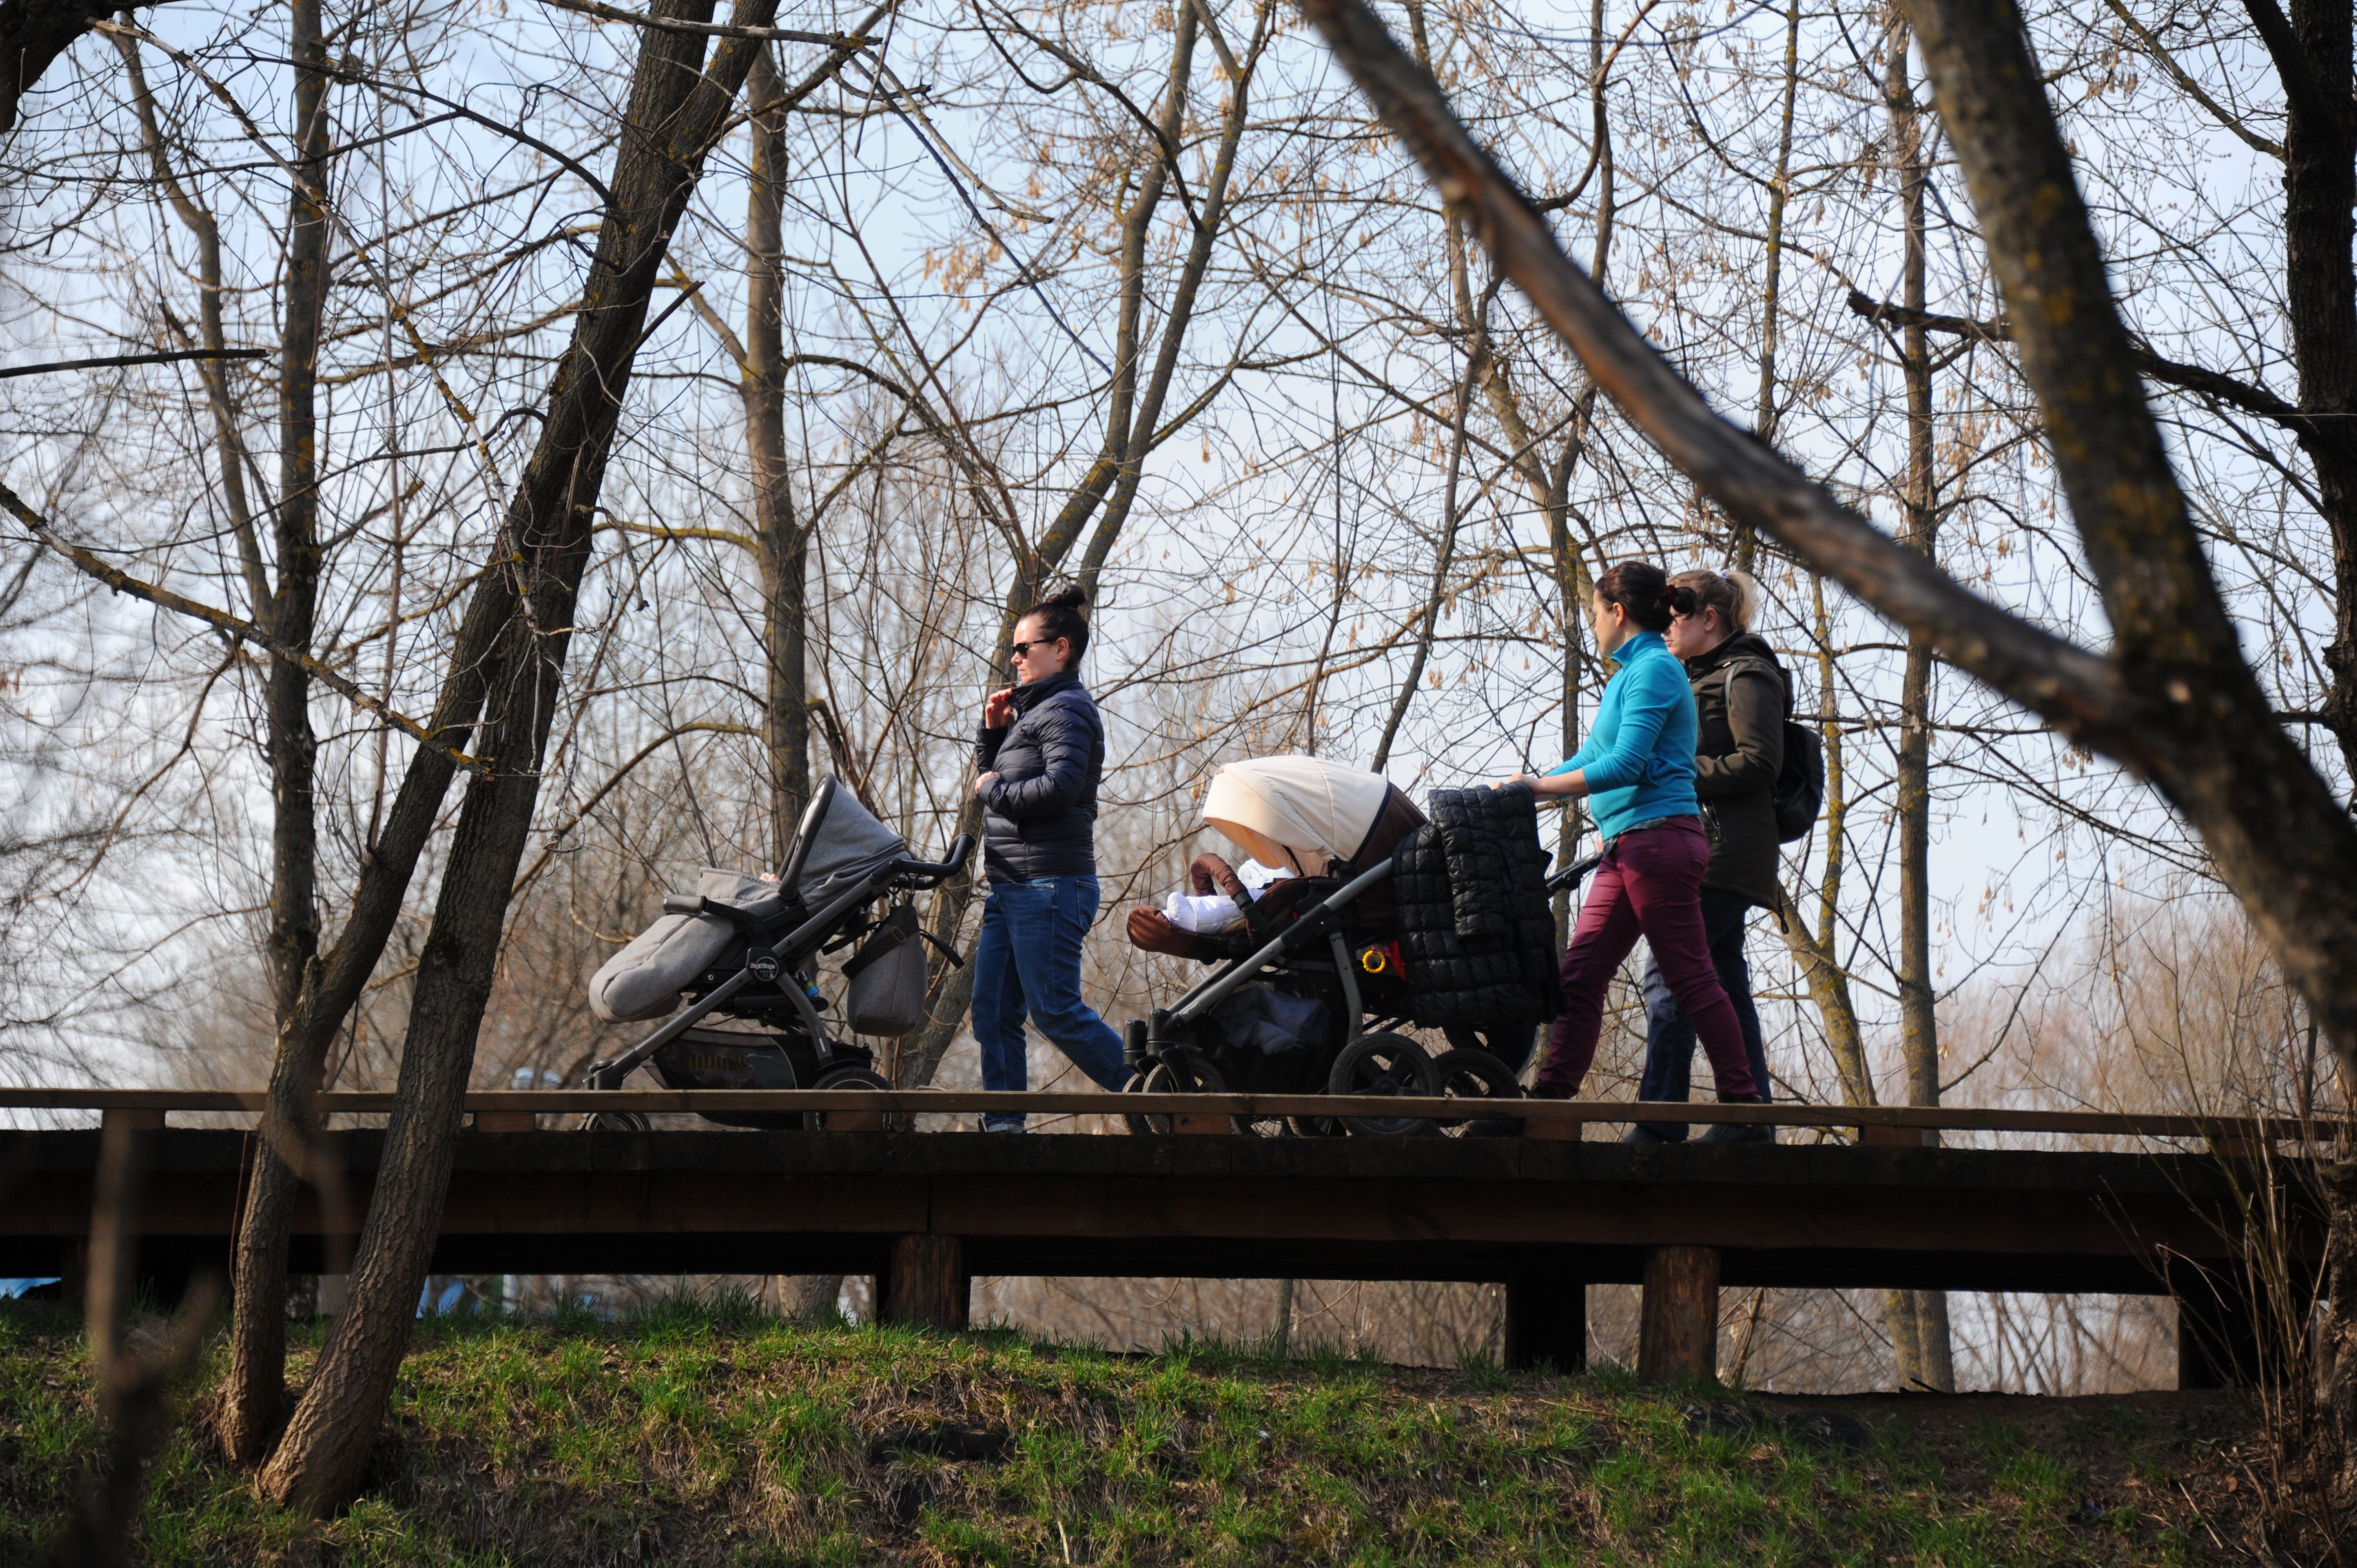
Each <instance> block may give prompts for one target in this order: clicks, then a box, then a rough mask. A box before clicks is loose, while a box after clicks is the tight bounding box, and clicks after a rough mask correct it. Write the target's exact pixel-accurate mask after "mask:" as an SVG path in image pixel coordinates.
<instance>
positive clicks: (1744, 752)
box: [1624, 572, 1792, 1144]
mask: <svg viewBox="0 0 2357 1568" xmlns="http://www.w3.org/2000/svg"><path fill="white" fill-rule="evenodd" d="M1670 589H1671V592H1672V593H1673V594H1677V593H1678V592H1679V590H1684V595H1685V596H1686V597H1684V602H1685V603H1687V604H1690V605H1691V606H1693V608H1692V609H1691V610H1689V611H1686V612H1684V613H1682V614H1680V615H1678V616H1677V617H1676V618H1675V619H1674V620H1672V621H1671V623H1670V629H1669V630H1668V631H1667V632H1666V633H1665V634H1663V641H1665V642H1666V643H1667V644H1668V646H1669V650H1670V651H1671V652H1673V653H1674V654H1676V655H1677V656H1678V657H1679V659H1680V660H1684V664H1685V668H1686V678H1687V679H1688V680H1689V681H1691V682H1693V683H1694V699H1695V798H1696V799H1697V800H1700V801H1701V802H1702V811H1703V824H1704V829H1705V831H1706V832H1707V833H1708V835H1709V838H1710V859H1709V860H1708V862H1707V863H1706V865H1705V866H1704V868H1703V874H1702V923H1703V940H1705V941H1706V942H1707V943H1708V944H1709V947H1710V957H1711V964H1712V967H1713V968H1715V969H1717V972H1718V983H1719V984H1720V985H1721V986H1722V987H1724V988H1725V989H1726V992H1727V1000H1729V1001H1730V1002H1733V1003H1734V1004H1735V1017H1736V1022H1737V1023H1738V1024H1740V1025H1741V1026H1743V1049H1744V1055H1745V1056H1746V1057H1748V1058H1749V1060H1750V1067H1751V1081H1752V1082H1753V1083H1755V1084H1758V1085H1759V1086H1760V1097H1761V1098H1762V1099H1763V1100H1764V1099H1766V1098H1767V1097H1768V1095H1769V1092H1770V1090H1769V1085H1768V1057H1767V1052H1766V1050H1765V1048H1764V1047H1763V1046H1762V1044H1761V1041H1760V1013H1759V1010H1758V1009H1757V1008H1756V1007H1754V1006H1753V1005H1752V1003H1751V968H1750V965H1749V963H1748V962H1746V961H1745V959H1744V956H1743V939H1744V929H1745V926H1746V924H1747V923H1748V922H1749V918H1750V915H1751V911H1752V910H1753V909H1754V908H1762V909H1771V908H1775V906H1776V865H1777V857H1778V853H1779V849H1778V843H1779V841H1778V839H1777V834H1776V795H1775V791H1776V775H1777V772H1778V771H1779V770H1780V769H1781V768H1782V767H1783V765H1784V721H1785V719H1786V718H1787V717H1789V716H1790V715H1791V714H1792V678H1791V677H1790V676H1789V675H1787V674H1785V672H1784V668H1783V666H1782V665H1781V664H1779V663H1778V662H1777V661H1776V655H1775V653H1774V652H1773V651H1772V650H1770V648H1769V646H1768V644H1767V642H1766V641H1765V640H1764V639H1760V638H1759V637H1756V636H1754V635H1753V634H1752V633H1751V631H1750V630H1749V627H1750V624H1751V618H1752V616H1753V615H1754V613H1756V611H1757V608H1758V606H1759V603H1760V587H1759V585H1758V584H1756V583H1754V582H1753V581H1752V580H1751V579H1750V578H1749V577H1748V576H1746V575H1743V574H1742V573H1740V572H1725V573H1721V572H1681V573H1679V574H1678V575H1676V576H1674V577H1673V578H1671V579H1670ZM1643 989H1644V995H1645V1076H1644V1079H1643V1081H1642V1082H1641V1083H1640V1084H1639V1086H1638V1089H1637V1098H1638V1099H1640V1100H1670V1101H1677V1100H1684V1099H1685V1098H1686V1097H1687V1095H1688V1092H1689V1090H1688V1086H1687V1079H1688V1075H1689V1074H1690V1073H1691V1071H1692V1069H1693V1066H1694V1050H1695V1028H1694V1025H1693V1024H1692V1023H1691V1022H1689V1021H1688V1019H1687V1018H1686V1015H1685V1012H1684V1009H1683V1008H1681V1007H1680V1006H1679V1005H1678V1000H1677V998H1676V997H1675V996H1674V995H1672V994H1671V993H1670V987H1669V984H1668V983H1667V982H1666V981H1664V980H1663V977H1662V973H1661V971H1660V970H1659V969H1657V968H1656V967H1654V965H1653V964H1652V961H1647V963H1646V965H1645V975H1644V982H1643ZM1685 1135H1686V1130H1685V1128H1684V1126H1683V1125H1677V1124H1673V1123H1667V1122H1640V1123H1638V1124H1637V1125H1636V1126H1635V1127H1632V1128H1631V1129H1630V1131H1629V1133H1628V1136H1627V1138H1626V1139H1625V1140H1624V1141H1625V1142H1628V1143H1647V1144H1650V1143H1663V1142H1673V1143H1674V1142H1679V1141H1682V1140H1684V1137H1685ZM1775 1139H1776V1131H1775V1129H1774V1128H1772V1127H1768V1126H1745V1125H1739V1124H1737V1123H1732V1122H1721V1123H1720V1124H1718V1125H1717V1126H1716V1127H1713V1128H1712V1129H1711V1130H1710V1131H1709V1132H1707V1133H1704V1134H1703V1142H1705V1143H1709V1144H1717V1143H1773V1142H1775Z"/></svg>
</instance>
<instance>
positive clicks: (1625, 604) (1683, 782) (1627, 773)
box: [1522, 561, 1760, 1102]
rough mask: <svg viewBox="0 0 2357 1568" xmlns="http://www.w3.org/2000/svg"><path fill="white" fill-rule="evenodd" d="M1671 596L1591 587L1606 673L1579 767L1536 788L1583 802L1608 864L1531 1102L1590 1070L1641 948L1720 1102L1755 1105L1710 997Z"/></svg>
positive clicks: (1592, 889) (1599, 870)
mask: <svg viewBox="0 0 2357 1568" xmlns="http://www.w3.org/2000/svg"><path fill="white" fill-rule="evenodd" d="M1679 595H1684V596H1687V597H1688V598H1691V597H1692V596H1693V590H1691V589H1687V588H1676V589H1674V588H1672V587H1671V586H1670V585H1669V579H1668V578H1667V577H1666V576H1665V575H1663V572H1662V570H1661V568H1660V567H1658V566H1655V565H1652V564H1651V563H1649V562H1644V561H1624V562H1622V563H1620V564H1619V565H1617V566H1615V567H1613V568H1612V569H1611V570H1610V571H1609V572H1607V573H1605V574H1604V575H1603V576H1601V577H1599V578H1598V579H1597V583H1596V593H1595V596H1594V598H1593V600H1592V601H1591V602H1590V603H1589V605H1588V616H1589V618H1590V620H1591V622H1592V623H1593V624H1594V626H1595V628H1596V646H1597V649H1598V651H1600V652H1601V653H1603V654H1604V656H1605V657H1606V658H1607V659H1609V660H1611V661H1612V662H1613V664H1614V665H1615V667H1616V668H1615V670H1614V672H1613V675H1612V679H1611V680H1610V681H1609V682H1607V683H1606V685H1605V688H1604V701H1603V703H1601V704H1600V705H1599V706H1598V709H1597V713H1596V723H1595V725H1594V727H1593V728H1592V729H1591V730H1590V732H1589V735H1588V741H1587V745H1586V746H1582V747H1580V749H1579V755H1578V756H1577V757H1573V758H1571V759H1570V760H1569V761H1567V762H1565V763H1562V764H1561V765H1559V766H1557V767H1555V768H1553V769H1551V770H1549V771H1548V772H1547V774H1546V775H1545V776H1544V777H1543V778H1538V779H1523V780H1522V782H1523V783H1526V784H1528V785H1530V786H1531V787H1532V788H1533V789H1536V790H1537V791H1538V792H1539V793H1540V794H1542V795H1585V796H1587V798H1588V810H1589V811H1590V813H1591V814H1592V815H1593V816H1594V817H1595V818H1596V825H1597V828H1598V831H1599V832H1602V833H1603V835H1604V858H1603V860H1602V861H1601V862H1599V863H1598V865H1597V867H1596V875H1595V878H1594V880H1592V881H1591V882H1589V884H1588V885H1587V897H1586V898H1585V900H1583V901H1582V903H1581V904H1580V907H1579V925H1578V927H1577V929H1575V930H1574V931H1573V932H1572V935H1571V947H1570V949H1569V950H1567V951H1566V952H1565V954H1564V955H1563V1011H1562V1012H1561V1013H1560V1014H1558V1015H1556V1017H1555V1033H1554V1035H1553V1036H1551V1037H1550V1038H1549V1039H1548V1041H1547V1052H1546V1059H1545V1061H1544V1063H1543V1064H1542V1065H1541V1067H1540V1069H1539V1074H1538V1079H1537V1081H1536V1082H1534V1084H1533V1085H1532V1086H1531V1092H1532V1093H1533V1094H1534V1095H1537V1096H1540V1097H1542V1098H1544V1099H1549V1100H1568V1099H1571V1098H1572V1097H1573V1096H1574V1095H1576V1094H1577V1093H1578V1092H1579V1086H1580V1083H1581V1081H1582V1080H1583V1079H1586V1078H1587V1068H1588V1064H1589V1063H1590V1062H1592V1061H1594V1060H1595V1059H1596V1041H1597V1036H1598V1035H1599V1034H1600V1033H1602V1031H1603V1026H1604V992H1605V987H1606V986H1608V985H1609V984H1610V983H1611V980H1612V976H1613V974H1614V973H1615V972H1618V971H1619V969H1620V961H1621V960H1622V959H1625V958H1627V957H1628V956H1629V950H1630V949H1631V948H1632V947H1634V946H1636V945H1637V939H1638V938H1639V937H1643V938H1644V939H1645V940H1647V941H1648V942H1650V943H1651V944H1652V950H1653V961H1654V962H1655V963H1656V964H1658V965H1659V966H1660V968H1661V972H1662V976H1663V979H1664V980H1666V981H1668V982H1669V985H1670V989H1671V992H1672V993H1674V995H1675V996H1676V997H1677V999H1678V1005H1679V1006H1680V1007H1682V1008H1684V1010H1685V1015H1686V1016H1687V1017H1688V1018H1690V1019H1692V1020H1693V1021H1694V1026H1695V1034H1696V1035H1697V1036H1700V1037H1701V1040H1702V1045H1703V1049H1704V1050H1705V1051H1706V1052H1707V1053H1708V1054H1709V1056H1710V1063H1711V1070H1712V1072H1713V1073H1714V1074H1715V1075H1716V1076H1717V1079H1718V1097H1719V1099H1721V1100H1722V1101H1749V1102H1757V1101H1759V1100H1760V1093H1759V1089H1758V1086H1757V1085H1755V1084H1754V1083H1753V1082H1752V1080H1751V1068H1750V1065H1749V1062H1748V1061H1747V1060H1746V1059H1745V1053H1744V1049H1743V1029H1742V1026H1741V1025H1740V1024H1739V1023H1738V1022H1737V1019H1736V1014H1735V1004H1733V1003H1731V1002H1729V1001H1728V1000H1727V992H1726V990H1725V988H1724V987H1722V986H1721V985H1720V984H1719V980H1718V973H1717V969H1716V968H1715V966H1714V965H1713V964H1712V962H1711V959H1710V944H1709V942H1708V940H1707V939H1706V937H1705V935H1704V931H1703V919H1702V874H1703V866H1704V864H1705V863H1706V861H1707V860H1708V859H1709V858H1710V844H1709V841H1708V840H1707V839H1706V838H1705V836H1704V834H1703V829H1702V807H1701V806H1700V804H1699V803H1698V802H1697V801H1696V800H1695V782H1694V781H1695V704H1694V689H1693V687H1692V685H1691V684H1690V683H1689V682H1688V681H1687V678H1686V671H1685V667H1684V665H1682V664H1680V663H1679V662H1678V660H1677V658H1676V657H1675V656H1674V654H1672V653H1671V652H1670V650H1668V649H1667V648H1666V647H1664V646H1663V642H1662V633H1663V631H1664V630H1665V629H1667V628H1668V627H1669V624H1670V619H1671V617H1672V615H1673V613H1674V609H1675V606H1674V602H1673V601H1674V599H1675V598H1676V597H1677V596H1679Z"/></svg>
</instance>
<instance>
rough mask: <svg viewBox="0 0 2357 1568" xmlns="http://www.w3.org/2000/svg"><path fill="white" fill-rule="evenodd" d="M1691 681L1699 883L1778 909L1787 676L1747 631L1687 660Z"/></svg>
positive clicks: (1789, 695)
mask: <svg viewBox="0 0 2357 1568" xmlns="http://www.w3.org/2000/svg"><path fill="white" fill-rule="evenodd" d="M1685 667H1686V676H1687V678H1688V679H1689V680H1691V681H1692V682H1694V697H1695V798H1696V799H1698V800H1701V802H1702V814H1703V826H1704V828H1705V829H1706V831H1707V832H1709V834H1710V864H1709V865H1708V866H1707V867H1706V869H1705V870H1704V872H1703V876H1702V885H1703V886H1706V887H1717V888H1722V889H1724V890H1726V891H1727V892H1729V893H1735V894H1739V895H1741V896H1742V897H1744V898H1745V899H1746V900H1748V901H1749V902H1750V903H1753V904H1756V905H1759V906H1760V908H1770V909H1772V908H1775V907H1776V865H1777V854H1778V850H1777V839H1776V795H1775V790H1776V774H1777V771H1778V769H1780V768H1782V767H1783V766H1784V720H1785V718H1786V716H1787V715H1788V714H1791V713H1792V677H1791V676H1789V675H1787V674H1786V673H1785V672H1784V667H1783V666H1782V665H1781V664H1779V663H1777V662H1776V655H1775V653H1774V652H1773V651H1772V650H1770V648H1769V646H1768V644H1767V643H1766V642H1764V641H1762V640H1761V639H1759V638H1758V637H1755V636H1753V635H1752V634H1751V633H1749V632H1742V633H1739V634H1738V635H1737V636H1734V637H1730V638H1728V639H1727V640H1726V641H1725V642H1722V643H1720V644H1719V645H1718V646H1717V648H1714V649H1712V650H1710V651H1709V652H1708V653H1706V654H1704V655H1702V656H1701V657H1700V658H1698V659H1689V660H1685Z"/></svg>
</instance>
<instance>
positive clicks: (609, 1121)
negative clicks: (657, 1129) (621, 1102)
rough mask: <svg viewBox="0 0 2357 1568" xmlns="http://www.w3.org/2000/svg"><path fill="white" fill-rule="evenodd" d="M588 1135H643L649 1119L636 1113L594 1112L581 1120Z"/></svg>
mask: <svg viewBox="0 0 2357 1568" xmlns="http://www.w3.org/2000/svg"><path fill="white" fill-rule="evenodd" d="M581 1127H582V1130H583V1131H584V1132H587V1133H643V1132H645V1131H646V1130H647V1119H646V1117H645V1116H643V1115H641V1114H640V1112H636V1111H593V1112H590V1113H589V1114H588V1115H587V1116H584V1117H583V1118H582V1119H581Z"/></svg>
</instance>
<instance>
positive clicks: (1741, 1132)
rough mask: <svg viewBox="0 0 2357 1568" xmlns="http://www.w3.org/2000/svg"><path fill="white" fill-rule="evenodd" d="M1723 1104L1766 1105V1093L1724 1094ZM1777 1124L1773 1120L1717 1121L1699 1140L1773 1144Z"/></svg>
mask: <svg viewBox="0 0 2357 1568" xmlns="http://www.w3.org/2000/svg"><path fill="white" fill-rule="evenodd" d="M1718 1102H1719V1103H1720V1104H1721V1105H1765V1104H1767V1103H1768V1097H1767V1096H1766V1095H1764V1094H1722V1095H1720V1096H1719V1097H1718ZM1775 1141H1776V1126H1775V1123H1774V1122H1713V1123H1712V1124H1711V1127H1710V1130H1709V1131H1708V1132H1706V1133H1704V1134H1703V1135H1702V1137H1701V1138H1700V1139H1699V1140H1698V1142H1701V1143H1705V1144H1772V1143H1774V1142H1775Z"/></svg>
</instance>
